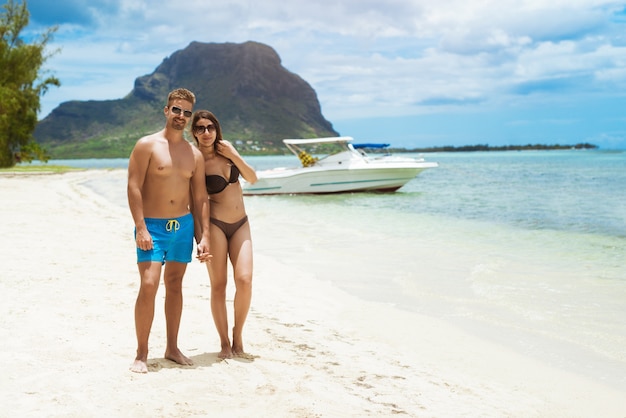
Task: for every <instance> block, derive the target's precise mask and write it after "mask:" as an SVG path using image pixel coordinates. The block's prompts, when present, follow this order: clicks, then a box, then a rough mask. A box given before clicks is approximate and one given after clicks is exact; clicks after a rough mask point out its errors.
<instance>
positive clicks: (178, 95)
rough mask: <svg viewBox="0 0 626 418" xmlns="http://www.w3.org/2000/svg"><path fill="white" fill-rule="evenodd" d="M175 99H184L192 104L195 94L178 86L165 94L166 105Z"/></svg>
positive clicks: (194, 102) (193, 103)
mask: <svg viewBox="0 0 626 418" xmlns="http://www.w3.org/2000/svg"><path fill="white" fill-rule="evenodd" d="M177 99H179V100H186V101H188V102H189V103H191V104H192V105H195V104H196V95H195V94H193V93H192V92H190V91H189V90H187V89H185V88H178V89H176V90H172V91H171V92H170V94H168V96H167V104H168V106H169V104H170V103H172V101H173V100H177Z"/></svg>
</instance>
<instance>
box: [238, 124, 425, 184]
mask: <svg viewBox="0 0 626 418" xmlns="http://www.w3.org/2000/svg"><path fill="white" fill-rule="evenodd" d="M352 141H353V139H352V138H351V137H349V136H342V137H330V138H313V139H284V140H283V143H284V144H285V145H286V146H287V148H289V150H290V151H291V152H292V153H293V154H294V155H296V156H297V157H298V158H299V159H300V163H301V166H300V167H293V168H286V167H279V168H274V169H271V170H264V171H259V172H257V177H258V180H257V181H256V182H255V183H254V184H250V183H248V182H246V181H245V180H242V188H243V193H244V195H272V194H326V193H346V192H366V191H367V192H394V191H396V190H398V189H399V188H400V187H402V186H404V185H405V184H406V183H407V182H408V181H410V180H412V179H413V178H415V177H416V176H417V175H418V174H419V173H421V172H422V171H423V170H426V169H427V168H434V167H438V164H437V163H435V162H427V161H425V160H424V159H423V158H409V157H398V156H392V155H382V156H369V155H368V154H367V153H366V152H365V149H366V148H384V147H387V146H389V145H388V144H352ZM311 147H313V148H314V149H315V151H313V153H314V155H323V157H319V158H318V157H313V156H312V155H311V153H309V152H308V151H307V149H306V148H311Z"/></svg>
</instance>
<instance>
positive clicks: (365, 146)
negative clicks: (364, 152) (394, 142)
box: [352, 144, 389, 149]
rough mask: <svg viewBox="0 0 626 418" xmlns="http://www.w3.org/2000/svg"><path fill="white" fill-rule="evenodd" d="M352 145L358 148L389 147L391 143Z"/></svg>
mask: <svg viewBox="0 0 626 418" xmlns="http://www.w3.org/2000/svg"><path fill="white" fill-rule="evenodd" d="M352 146H353V147H354V148H356V149H359V148H372V149H375V148H387V147H388V146H389V144H352Z"/></svg>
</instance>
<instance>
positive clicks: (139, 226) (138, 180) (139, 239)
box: [126, 138, 152, 250]
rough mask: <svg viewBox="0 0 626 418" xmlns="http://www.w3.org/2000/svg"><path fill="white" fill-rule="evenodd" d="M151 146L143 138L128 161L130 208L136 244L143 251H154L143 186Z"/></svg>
mask: <svg viewBox="0 0 626 418" xmlns="http://www.w3.org/2000/svg"><path fill="white" fill-rule="evenodd" d="M150 155H151V151H150V144H149V142H148V141H147V140H146V139H144V138H142V139H140V140H139V141H137V143H136V144H135V147H134V148H133V151H132V152H131V154H130V158H129V160H128V185H127V188H126V189H127V190H126V192H127V194H128V206H129V208H130V213H131V215H132V217H133V221H134V222H135V230H136V235H137V236H136V244H137V247H138V248H141V249H142V250H150V249H152V236H150V233H149V232H148V228H147V227H146V221H145V219H144V213H143V195H142V190H143V184H144V181H145V180H146V174H147V172H148V164H149V163H150Z"/></svg>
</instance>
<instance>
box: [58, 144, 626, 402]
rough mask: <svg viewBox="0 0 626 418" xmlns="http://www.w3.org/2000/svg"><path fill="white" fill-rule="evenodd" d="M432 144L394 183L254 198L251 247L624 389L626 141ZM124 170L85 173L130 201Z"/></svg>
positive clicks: (87, 163)
mask: <svg viewBox="0 0 626 418" xmlns="http://www.w3.org/2000/svg"><path fill="white" fill-rule="evenodd" d="M424 156H425V158H426V159H427V160H428V161H436V162H438V163H439V167H438V168H435V169H430V170H426V171H424V172H423V173H421V174H420V175H419V176H418V177H417V178H415V179H414V180H412V181H411V182H409V183H408V184H406V185H405V186H404V187H403V188H401V189H400V190H399V191H398V192H396V193H392V194H375V193H365V194H363V193H360V194H340V195H325V196H249V197H246V207H247V208H248V212H249V215H251V216H250V222H251V226H252V228H253V234H254V232H255V229H256V230H257V231H259V232H261V230H262V233H259V234H258V236H259V237H260V238H259V239H256V240H254V248H255V253H259V254H267V255H271V256H275V254H277V253H278V254H282V255H283V256H284V257H283V258H282V260H281V262H283V263H285V264H289V265H292V266H293V267H295V268H298V269H304V270H306V271H307V272H308V273H309V274H311V276H312V277H314V278H316V279H318V280H322V281H330V282H332V283H333V284H334V285H336V286H337V287H340V288H342V289H344V290H345V291H347V292H349V293H350V294H353V295H356V296H357V297H360V298H363V299H366V300H370V301H376V302H381V303H385V304H390V305H393V306H395V307H396V308H397V309H403V310H408V311H412V312H415V313H417V314H420V315H427V316H432V317H437V318H438V319H442V320H445V321H448V322H449V323H451V324H453V325H456V326H458V327H460V328H462V329H464V330H466V331H468V332H471V333H473V334H475V335H478V336H480V337H482V338H485V339H487V340H490V341H493V342H494V343H497V344H502V345H504V346H506V347H509V348H511V349H514V350H516V351H518V352H521V353H523V354H525V355H528V356H530V357H533V358H536V359H537V360H540V361H544V362H548V363H550V364H552V365H554V366H555V367H559V368H563V369H565V370H571V371H572V372H575V373H583V374H586V375H589V376H591V377H593V378H594V379H596V380H598V381H600V382H603V383H605V384H607V385H609V386H612V387H617V388H619V389H620V390H624V391H626V320H625V318H626V263H624V258H625V255H626V152H624V151H601V150H567V151H519V152H517V151H513V152H467V153H426V154H424ZM246 160H247V161H248V162H249V163H251V164H252V165H253V166H254V167H255V168H256V169H257V170H260V169H265V168H272V167H276V166H289V165H294V164H297V161H296V160H295V157H291V156H277V157H247V158H246ZM51 163H53V164H66V165H74V166H79V167H88V168H125V167H126V165H127V161H126V160H123V159H122V160H79V161H71V160H66V161H63V160H59V161H51ZM123 180H125V179H124V178H123V177H122V176H120V177H119V178H118V179H117V180H115V181H117V182H119V184H114V185H112V184H104V183H103V182H110V181H111V180H110V179H107V178H104V179H103V180H92V181H89V182H88V184H87V185H88V186H89V187H91V188H93V189H94V190H95V191H97V192H99V193H101V194H103V195H105V196H106V197H107V198H109V199H110V200H112V201H113V202H115V203H116V204H118V205H121V206H124V207H126V205H127V203H126V196H125V183H124V181H123ZM112 191H113V192H112ZM129 216H130V214H129ZM129 233H130V232H129ZM253 239H254V236H253ZM255 286H263V283H262V282H261V281H256V284H255ZM320 309H323V307H320ZM406 332H407V333H418V334H419V329H415V328H412V327H411V324H406ZM402 338H403V336H402V335H399V336H398V344H402ZM424 343H425V344H427V343H428V342H427V341H425V342H424Z"/></svg>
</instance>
